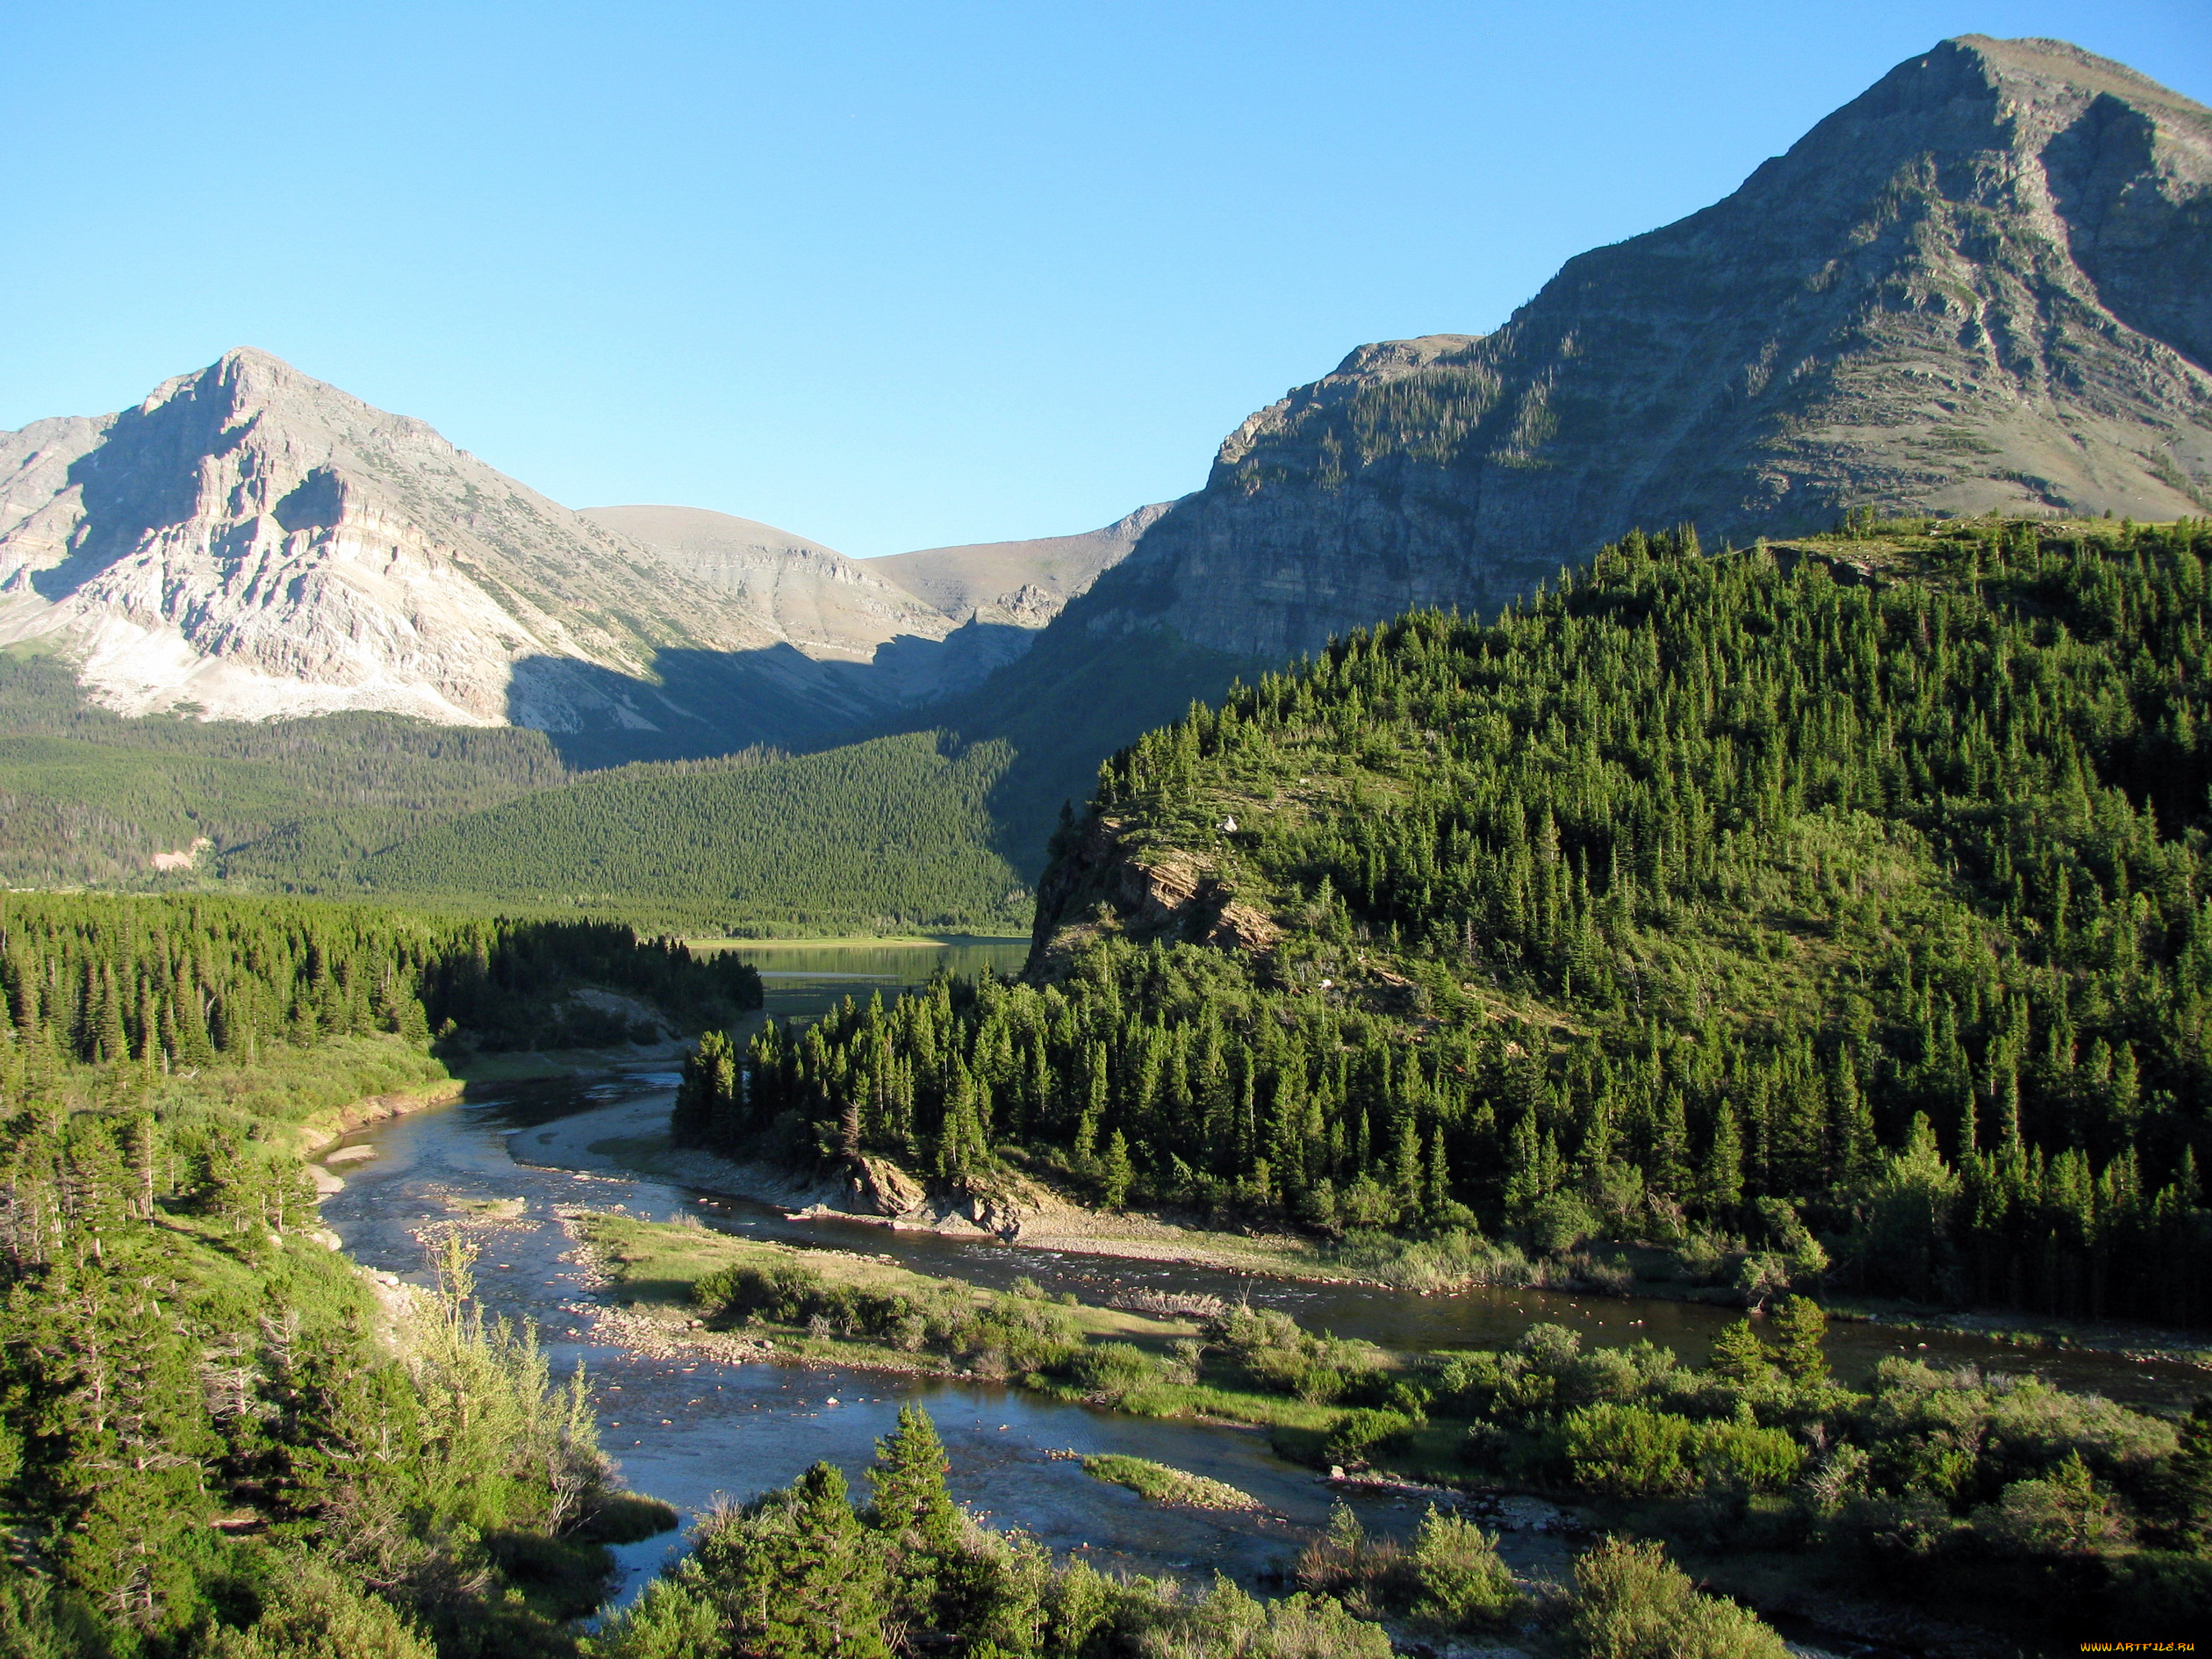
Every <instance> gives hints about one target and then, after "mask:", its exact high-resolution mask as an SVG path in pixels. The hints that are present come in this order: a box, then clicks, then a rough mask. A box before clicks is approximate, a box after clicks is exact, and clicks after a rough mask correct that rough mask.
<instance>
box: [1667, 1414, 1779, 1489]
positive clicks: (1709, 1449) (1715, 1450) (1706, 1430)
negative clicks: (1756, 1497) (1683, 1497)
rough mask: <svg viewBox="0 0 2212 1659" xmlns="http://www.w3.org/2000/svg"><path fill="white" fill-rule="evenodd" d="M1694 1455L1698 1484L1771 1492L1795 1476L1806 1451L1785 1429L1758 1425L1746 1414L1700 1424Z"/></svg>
mask: <svg viewBox="0 0 2212 1659" xmlns="http://www.w3.org/2000/svg"><path fill="white" fill-rule="evenodd" d="M1693 1455H1694V1457H1695V1460H1696V1463H1697V1470H1698V1481H1699V1484H1700V1485H1703V1486H1707V1487H1715V1486H1718V1487H1727V1488H1731V1489H1734V1490H1738V1491H1747V1492H1773V1491H1779V1490H1781V1489H1782V1488H1783V1487H1785V1486H1787V1485H1788V1484H1789V1483H1791V1482H1792V1481H1793V1480H1795V1479H1796V1478H1797V1477H1798V1474H1799V1470H1801V1469H1804V1467H1805V1459H1806V1450H1805V1447H1803V1446H1801V1445H1799V1443H1798V1442H1797V1441H1796V1440H1792V1438H1791V1437H1790V1435H1789V1434H1788V1433H1785V1431H1783V1430H1781V1429H1769V1428H1761V1427H1760V1426H1758V1425H1757V1424H1756V1423H1755V1422H1752V1421H1751V1420H1750V1419H1749V1417H1748V1416H1747V1417H1739V1418H1732V1419H1728V1420H1725V1421H1722V1422H1719V1423H1706V1424H1701V1425H1699V1427H1698V1433H1697V1438H1696V1440H1695V1442H1694V1453H1693Z"/></svg>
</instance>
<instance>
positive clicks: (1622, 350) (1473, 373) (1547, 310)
mask: <svg viewBox="0 0 2212 1659" xmlns="http://www.w3.org/2000/svg"><path fill="white" fill-rule="evenodd" d="M2207 272H2212V111H2207V110H2205V109H2204V108H2203V107H2202V106H2201V105H2199V104H2194V103H2192V102H2190V101H2189V100H2188V99H2187V98H2184V97H2180V96H2179V95H2178V94H2175V93H2173V92H2171V91H2169V90H2166V89H2165V88H2163V87H2160V86H2158V84H2157V83H2154V82H2151V81H2150V80H2147V79H2145V78H2144V76H2142V75H2137V73H2135V72H2134V71H2133V70H2131V69H2129V68H2125V67H2124V66H2122V65H2121V64H2117V63H2113V62H2110V61H2107V60H2105V59H2102V58H2097V57H2093V56H2091V55H2090V54H2087V53H2086V52H2083V51H2081V50H2079V48H2078V47H2072V46H2068V45H2066V44H2065V43H2064V42H2061V41H2055V40H1993V39H1984V38H1981V37H1979V36H1969V37H1965V38H1964V39H1957V40H1950V41H1946V42H1944V43H1943V44H1942V45H1940V46H1938V47H1936V48H1935V49H1934V50H1933V51H1930V52H1928V53H1926V54H1922V55H1921V56H1919V57H1916V58H1914V59H1911V60H1910V61H1907V62H1905V63H1901V64H1900V65H1899V66H1898V67H1897V68H1895V69H1893V70H1892V71H1891V72H1890V73H1889V74H1888V75H1885V76H1884V77H1883V78H1882V79H1881V80H1880V81H1879V82H1878V83H1876V84H1875V85H1874V86H1873V87H1872V88H1871V89H1870V90H1868V91H1866V92H1865V93H1864V95H1862V96H1861V97H1858V98H1857V99H1855V100H1853V101H1852V102H1851V103H1850V104H1847V105H1845V106H1844V107H1843V108H1842V109H1841V110H1838V111H1835V113H1834V114H1832V115H1830V116H1828V118H1825V119H1824V120H1822V121H1821V122H1820V123H1819V124H1818V125H1816V126H1814V127H1813V129H1812V130H1811V131H1810V132H1809V133H1806V136H1805V137H1804V138H1803V139H1801V140H1799V142H1798V143H1797V144H1796V145H1794V146H1792V148H1791V149H1790V151H1789V153H1788V154H1786V155H1781V156H1777V157H1774V158H1773V159H1771V160H1770V161H1767V162H1763V163H1762V164H1761V165H1760V166H1759V167H1758V168H1757V169H1756V170H1755V171H1754V172H1753V173H1752V175H1751V176H1750V177H1749V179H1748V180H1746V181H1745V183H1743V185H1742V187H1741V188H1740V189H1739V190H1736V191H1735V192H1734V194H1733V195H1731V196H1729V197H1727V199H1726V200H1724V201H1721V202H1720V203H1718V204H1716V205H1713V206H1712V207H1709V208H1706V209H1705V210H1704V211H1702V212H1697V213H1693V214H1691V216H1690V217H1689V218H1687V219H1682V220H1680V221H1679V222H1677V223H1676V224H1673V225H1669V226H1663V228H1661V229H1658V230H1655V231H1652V232H1649V233H1647V234H1644V235H1641V236H1637V237H1634V238H1631V239H1630V240H1628V241H1624V242H1620V243H1618V244H1616V245H1614V246H1612V247H1609V248H1597V249H1594V250H1592V251H1591V252H1589V253H1585V254H1582V255H1577V256H1576V257H1575V258H1574V259H1571V260H1569V261H1568V262H1567V263H1566V265H1565V266H1564V267H1563V268H1562V269H1561V270H1560V272H1559V274H1558V275H1557V276H1555V277H1553V278H1552V280H1551V281H1550V282H1548V283H1547V284H1545V285H1544V287H1543V289H1542V291H1541V292H1539V293H1538V294H1537V295H1536V297H1535V298H1533V299H1531V300H1530V301H1529V302H1528V303H1527V304H1526V305H1523V306H1522V307H1521V308H1520V309H1519V311H1518V312H1515V313H1514V314H1513V316H1512V319H1511V320H1509V321H1507V323H1506V324H1505V327H1502V328H1500V329H1499V330H1498V331H1497V332H1496V333H1495V334H1482V335H1478V334H1433V335H1429V336H1426V337H1424V338H1421V339H1418V340H1398V341H1384V342H1383V343H1381V344H1376V345H1368V346H1361V347H1360V348H1358V349H1356V350H1354V352H1352V353H1351V354H1350V355H1349V356H1347V357H1346V358H1345V359H1344V361H1343V362H1342V363H1339V365H1338V366H1337V368H1336V369H1335V370H1334V371H1333V372H1332V373H1330V374H1328V375H1325V376H1324V377H1322V378H1321V379H1319V380H1317V381H1315V382H1314V383H1312V384H1310V385H1305V386H1300V387H1298V388H1296V389H1295V390H1294V391H1290V392H1289V393H1288V394H1286V395H1285V396H1284V397H1283V398H1282V399H1281V400H1280V401H1278V402H1276V403H1274V404H1272V405H1270V406H1268V407H1267V408H1265V409H1262V410H1260V411H1259V412H1258V413H1254V414H1253V415H1252V416H1251V417H1250V418H1249V419H1248V420H1246V421H1245V422H1244V423H1243V424H1242V425H1241V426H1240V427H1238V428H1237V430H1236V431H1235V432H1233V433H1232V434H1231V435H1229V437H1228V438H1227V439H1226V440H1225V442H1223V443H1222V445H1221V448H1220V450H1219V453H1218V455H1217V457H1216V459H1215V462H1214V465H1213V470H1212V472H1211V475H1210V478H1209V479H1208V481H1207V484H1206V487H1205V488H1204V489H1203V490H1202V491H1200V492H1197V493H1196V494H1194V495H1190V496H1187V497H1185V498H1184V499H1181V501H1178V502H1176V503H1175V504H1174V506H1171V507H1169V508H1168V510H1167V512H1166V513H1165V514H1163V515H1162V516H1161V517H1160V520H1159V521H1158V522H1157V523H1155V524H1153V525H1152V526H1151V527H1150V528H1148V529H1147V530H1146V533H1145V535H1144V537H1143V539H1142V540H1141V541H1140V542H1138V545H1137V548H1136V550H1135V551H1134V552H1133V553H1131V555H1130V556H1129V557H1127V558H1126V559H1124V560H1123V561H1122V562H1121V563H1120V564H1117V565H1116V566H1114V567H1113V568H1112V569H1110V570H1108V571H1105V572H1104V573H1103V574H1102V575H1101V576H1100V577H1099V578H1098V579H1097V581H1096V582H1095V585H1093V586H1092V587H1091V588H1090V589H1089V591H1088V592H1087V593H1083V594H1081V596H1079V597H1077V598H1075V599H1074V600H1071V601H1070V603H1069V604H1068V606H1067V609H1066V610H1065V611H1063V612H1062V613H1061V614H1059V616H1058V617H1057V618H1055V619H1054V621H1052V624H1051V625H1050V626H1049V627H1048V628H1046V629H1045V634H1044V636H1043V637H1042V638H1040V639H1039V640H1038V642H1037V643H1036V645H1035V646H1034V648H1032V649H1031V650H1030V651H1029V652H1028V653H1027V654H1026V655H1025V656H1024V657H1023V658H1022V659H1021V660H1019V661H1017V662H1016V663H1014V664H1011V665H1010V666H1009V667H1007V668H1005V669H1003V670H1002V671H1001V672H999V673H998V674H997V675H996V676H995V678H994V679H991V680H990V681H988V682H987V683H986V684H985V685H984V686H982V687H981V688H980V690H979V691H978V692H977V693H975V694H974V695H973V697H972V698H970V699H968V700H966V702H965V703H964V704H963V705H962V706H961V707H959V709H958V710H957V711H956V712H955V715H953V717H952V723H953V724H955V725H957V726H959V728H960V729H962V730H963V731H965V732H966V733H968V734H969V735H970V736H993V737H1003V738H1005V739H1007V740H1008V741H1009V742H1011V743H1013V744H1014V746H1015V747H1016V750H1017V751H1019V752H1020V757H1021V758H1020V759H1019V760H1018V761H1017V762H1016V767H1015V769H1014V771H1013V772H1010V773H1009V779H1008V782H1007V784H1006V785H1005V786H1004V787H1003V788H1002V797H1003V799H1004V800H1005V801H1006V802H1007V803H1008V807H1007V810H1008V812H1009V814H1010V815H1011V816H1012V818H1013V819H1014V820H1015V821H1016V822H1014V824H1013V829H1012V834H1013V837H1014V839H1015V840H1016V842H1018V843H1021V844H1025V845H1028V846H1031V847H1041V846H1042V844H1043V842H1044V840H1045V834H1046V832H1047V830H1048V828H1049V826H1050V824H1051V822H1052V814H1053V813H1054V811H1055V810H1056V809H1057V808H1058V807H1059V802H1060V801H1062V800H1063V799H1073V800H1074V801H1077V802H1080V801H1081V800H1082V799H1083V798H1084V796H1085V795H1086V794H1088V789H1089V784H1090V774H1091V770H1092V768H1093V767H1095V765H1096V764H1097V762H1098V760H1099V759H1100V758H1102V757H1103V756H1105V755H1106V754H1108V753H1110V752H1111V751H1113V750H1114V749H1116V748H1117V747H1118V746H1119V745H1121V744H1122V743H1127V742H1129V741H1131V739H1132V738H1134V737H1135V736H1137V735H1138V733H1139V732H1141V731H1143V730H1145V729H1146V728H1147V727H1148V726H1152V725H1156V724H1159V723H1160V722H1163V721H1167V720H1172V719H1174V718H1175V717H1176V716H1177V715H1180V714H1181V711H1182V708H1183V707H1184V705H1185V704H1186V703H1187V701H1188V700H1189V699H1191V698H1194V697H1196V698H1204V699H1212V698H1215V697H1217V696H1219V695H1220V693H1222V691H1223V690H1224V689H1225V687H1226V686H1227V685H1228V683H1229V682H1230V680H1231V679H1232V678H1233V677H1235V676H1238V675H1245V676H1249V675H1251V674H1253V673H1255V672H1260V671H1261V670H1264V669H1266V668H1269V667H1273V666H1275V665H1278V664H1282V663H1283V662H1285V661H1287V660H1288V659H1289V658H1292V657H1296V656H1297V655H1299V654H1300V653H1302V652H1309V651H1312V650H1318V649H1319V648H1320V647H1321V646H1322V645H1323V644H1324V643H1326V642H1327V640H1328V639H1329V638H1330V637H1331V636H1333V635H1337V634H1341V633H1344V632H1347V631H1348V630H1350V629H1352V628H1361V627H1366V626H1369V625H1371V624H1373V623H1375V622H1378V621H1383V620H1384V619H1386V618H1389V617H1391V616H1395V615H1397V614H1400V613H1402V612H1404V611H1405V610H1408V609H1410V608H1412V607H1418V606H1435V607H1452V608H1456V609H1458V610H1461V611H1462V612H1473V613H1476V614H1495V613H1496V612H1497V609H1498V608H1499V607H1503V606H1504V605H1505V604H1507V603H1509V602H1511V601H1512V600H1515V599H1517V598H1519V597H1520V596H1521V595H1524V594H1526V593H1529V592H1530V591H1531V590H1532V589H1533V587H1534V586H1535V585H1536V584H1537V583H1539V582H1540V581H1542V580H1544V579H1546V578H1549V577H1551V576H1553V575H1554V574H1555V573H1556V572H1557V571H1558V570H1559V569H1560V567H1561V566H1562V565H1564V564H1576V563H1579V562H1580V561H1582V560H1583V559H1585V558H1587V557H1590V556H1591V554H1592V553H1594V552H1595V551H1596V550H1597V549H1598V547H1599V546H1601V545H1602V544H1603V543H1605V542H1607V541H1610V540H1612V539H1613V538H1615V537H1617V536H1619V535H1622V534H1624V533H1625V532H1626V531H1627V530H1629V529H1631V528H1635V527H1637V526H1641V527H1643V528H1648V529H1659V528H1670V527H1672V526H1674V525H1676V524H1678V523H1682V522H1684V521H1689V522H1692V523H1694V524H1696V525H1697V526H1698V527H1699V530H1700V531H1701V532H1702V533H1703V535H1704V536H1705V538H1706V542H1708V543H1709V544H1718V543H1719V542H1721V541H1722V540H1723V539H1734V540H1735V541H1737V542H1749V540H1750V539H1751V538H1753V537H1755V536H1757V535H1773V536H1780V535H1798V534H1802V533H1804V532H1805V531H1806V530H1809V529H1825V528H1828V527H1829V526H1830V525H1831V524H1832V523H1833V522H1834V521H1835V519H1836V518H1837V517H1838V516H1839V515H1840V514H1842V512H1843V511H1845V510H1847V509H1850V508H1857V507H1862V506H1871V507H1874V508H1876V509H1878V510H1880V511H1884V512H1891V513H1921V512H1934V513H1950V514H1979V513H1986V512H1988V511H1990V510H1992V509H1993V508H2001V509H2003V510H2005V511H2007V512H2023V511H2024V512H2029V513H2036V514H2045V513H2052V512H2058V511H2065V512H2069V513H2075V514H2101V513H2104V512H2106V511H2108V510H2109V511H2110V512H2113V513H2115V514H2134V515H2135V516H2136V517H2137V518H2157V519H2171V518H2174V517H2177V516H2182V515H2187V514H2197V513H2201V512H2204V511H2207V510H2208V509H2212V281H2208V280H2207V276H2206V273H2207ZM1071 735H1072V736H1071Z"/></svg>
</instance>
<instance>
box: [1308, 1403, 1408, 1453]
mask: <svg viewBox="0 0 2212 1659" xmlns="http://www.w3.org/2000/svg"><path fill="white" fill-rule="evenodd" d="M1414 1427H1415V1424H1414V1421H1413V1419H1412V1418H1410V1417H1408V1416H1407V1415H1406V1414H1405V1413H1404V1412H1403V1411H1390V1410H1388V1409H1386V1408H1383V1407H1379V1406H1365V1407H1362V1408H1361V1409H1360V1410H1359V1411H1347V1412H1346V1413H1345V1414H1344V1415H1343V1416H1342V1417H1340V1418H1337V1420H1336V1421H1335V1422H1334V1423H1333V1424H1332V1425H1331V1426H1330V1428H1329V1438H1328V1440H1326V1441H1325V1442H1324V1443H1323V1445H1322V1448H1321V1454H1322V1455H1323V1456H1324V1457H1325V1458H1327V1459H1328V1461H1329V1462H1332V1463H1354V1462H1359V1461H1360V1460H1361V1459H1362V1458H1364V1457H1366V1456H1367V1455H1368V1454H1369V1453H1370V1452H1376V1451H1380V1450H1383V1448H1385V1447H1389V1446H1391V1445H1393V1444H1395V1443H1397V1442H1398V1441H1400V1440H1403V1439H1404V1437H1405V1436H1406V1435H1408V1434H1410V1433H1412V1431H1413V1429H1414Z"/></svg>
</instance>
